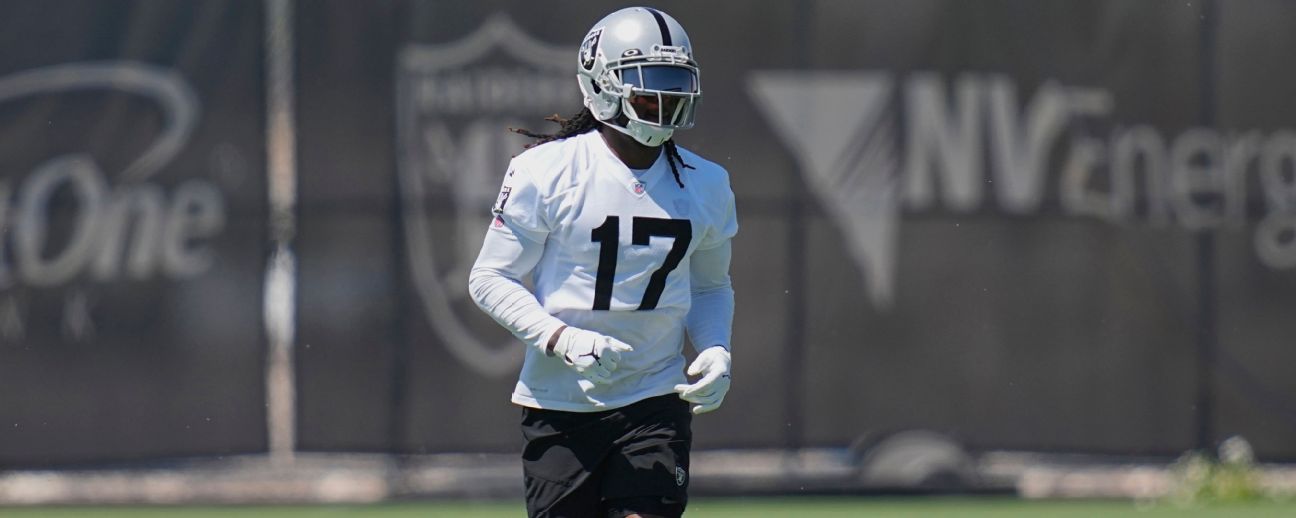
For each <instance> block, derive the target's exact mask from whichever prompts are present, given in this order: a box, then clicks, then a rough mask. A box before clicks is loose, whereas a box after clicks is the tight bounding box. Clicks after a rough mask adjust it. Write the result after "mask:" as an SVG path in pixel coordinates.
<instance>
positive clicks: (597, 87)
mask: <svg viewBox="0 0 1296 518" xmlns="http://www.w3.org/2000/svg"><path fill="white" fill-rule="evenodd" d="M590 84H591V85H593V86H594V95H598V94H600V93H603V89H602V88H599V85H598V82H597V81H591V82H590Z"/></svg>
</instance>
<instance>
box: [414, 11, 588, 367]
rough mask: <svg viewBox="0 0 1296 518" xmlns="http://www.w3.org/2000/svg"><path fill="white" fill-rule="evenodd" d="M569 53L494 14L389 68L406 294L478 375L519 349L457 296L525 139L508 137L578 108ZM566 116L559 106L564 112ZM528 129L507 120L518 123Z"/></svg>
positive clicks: (418, 47) (518, 355) (517, 359)
mask: <svg viewBox="0 0 1296 518" xmlns="http://www.w3.org/2000/svg"><path fill="white" fill-rule="evenodd" d="M576 59H577V51H576V50H575V49H570V48H567V47H564V46H556V45H550V44H548V43H546V42H542V41H538V40H536V39H534V38H532V37H530V36H529V35H527V34H526V33H525V32H524V31H522V30H521V29H520V28H519V27H517V25H516V24H514V23H513V22H512V20H510V19H509V18H508V17H507V16H505V15H503V14H497V15H495V16H493V17H491V18H489V19H488V20H487V21H486V22H485V23H483V24H482V26H481V27H479V28H478V29H477V30H476V31H474V32H473V33H472V34H469V35H467V36H465V37H464V38H462V39H460V40H457V41H453V42H449V43H444V44H438V45H426V44H414V45H408V46H406V47H405V48H403V49H401V52H400V56H399V57H398V59H397V64H398V69H397V75H396V85H397V86H396V114H397V134H396V136H397V143H398V151H399V155H398V156H399V162H398V178H399V179H400V189H401V206H402V214H403V216H402V217H403V221H402V223H403V226H404V229H405V246H406V254H407V255H408V258H409V261H408V262H409V265H410V272H411V276H412V278H413V282H414V287H415V288H416V290H417V291H418V296H419V301H420V302H421V303H422V307H423V310H424V315H425V316H426V318H427V322H428V324H429V327H430V328H431V329H432V332H433V333H435V334H436V336H437V337H438V338H439V339H440V341H441V343H442V344H443V345H444V346H445V348H446V349H447V350H448V351H449V352H450V354H451V355H452V356H454V357H455V358H457V359H458V360H459V361H460V363H461V364H462V365H463V366H465V367H467V368H469V369H472V370H474V371H476V372H477V373H478V374H481V375H483V376H487V377H506V376H514V375H516V374H517V369H518V366H519V365H520V364H521V362H522V357H523V353H524V349H523V348H522V347H519V346H518V345H517V343H516V340H515V339H513V338H512V337H509V336H507V334H493V335H486V334H484V333H482V332H479V331H478V329H485V330H486V331H485V333H499V330H498V328H497V326H493V325H492V326H480V325H479V326H476V327H474V326H473V325H472V322H473V321H474V320H475V319H478V318H480V316H481V313H480V311H479V310H478V309H477V308H476V305H475V304H473V303H472V301H471V300H469V299H468V297H467V290H466V289H464V286H465V283H466V282H467V281H468V270H469V268H471V267H472V264H473V261H474V259H475V258H476V256H477V252H478V250H479V249H480V248H481V242H482V236H483V233H484V232H485V231H486V225H487V223H488V222H489V221H490V208H491V206H492V204H493V203H494V202H495V201H496V197H497V195H498V193H499V184H500V179H501V175H503V173H504V170H505V169H506V167H507V165H508V160H509V157H511V156H513V155H516V154H517V153H519V152H520V151H521V150H522V146H523V144H525V143H527V142H528V140H527V139H526V138H524V137H521V136H518V135H512V134H510V133H508V132H507V131H506V129H505V128H508V127H518V126H523V127H530V126H532V125H539V124H548V123H546V122H544V121H543V120H541V117H543V116H546V115H549V114H552V113H553V112H554V111H555V109H559V110H561V109H570V110H572V111H575V110H576V109H579V107H580V98H579V97H578V96H577V95H576V92H577V90H576V88H574V86H575V81H574V80H573V78H574V76H573V74H572V73H571V70H572V65H573V64H574V63H575V62H576ZM564 107H566V108H564ZM523 115H526V116H533V117H534V119H530V120H528V121H519V120H517V117H519V116H523Z"/></svg>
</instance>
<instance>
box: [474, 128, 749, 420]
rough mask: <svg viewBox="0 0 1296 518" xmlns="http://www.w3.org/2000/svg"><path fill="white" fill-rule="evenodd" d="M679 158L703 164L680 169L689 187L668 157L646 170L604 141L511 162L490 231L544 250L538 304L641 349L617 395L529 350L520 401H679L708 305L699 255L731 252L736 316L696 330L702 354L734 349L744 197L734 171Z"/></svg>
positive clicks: (587, 138)
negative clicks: (687, 343)
mask: <svg viewBox="0 0 1296 518" xmlns="http://www.w3.org/2000/svg"><path fill="white" fill-rule="evenodd" d="M679 151H680V155H681V156H682V157H683V159H684V162H685V163H687V164H688V165H690V166H693V168H692V169H686V168H684V167H682V166H677V167H679V172H680V178H681V180H682V181H683V183H684V187H683V188H681V187H680V186H679V185H678V184H677V183H676V181H675V178H674V176H673V175H672V174H671V170H670V165H669V164H668V163H667V157H666V153H665V152H664V151H663V152H662V153H661V155H660V157H659V158H658V160H657V161H656V163H654V164H653V165H652V167H651V168H649V169H647V170H645V171H642V172H635V171H632V170H630V169H629V168H627V167H626V165H625V164H624V163H623V162H622V161H621V160H620V159H619V158H618V157H617V156H616V155H615V154H613V152H612V150H611V149H610V148H608V147H607V144H606V143H605V142H604V141H603V138H602V136H601V135H600V134H599V133H598V132H597V131H591V132H588V133H584V134H581V135H578V136H574V137H571V138H568V139H565V140H560V141H554V142H549V143H546V144H542V145H540V146H537V147H535V148H532V149H530V150H527V151H526V152H524V153H522V154H521V155H519V156H517V157H516V158H514V159H513V161H512V162H511V163H510V165H509V169H508V171H507V172H506V173H505V177H504V182H503V186H502V187H501V190H500V195H499V198H498V199H497V201H496V203H495V206H494V208H493V212H494V218H493V220H492V221H491V224H490V232H499V233H503V234H507V237H508V238H510V240H511V241H512V242H514V243H522V244H524V245H526V244H529V245H530V246H537V245H542V246H543V253H542V254H541V255H540V256H539V259H538V262H536V263H535V266H534V268H532V269H531V276H532V279H531V282H532V283H533V286H534V287H533V289H532V293H534V296H535V299H536V300H537V301H538V302H539V303H540V305H541V306H542V307H543V310H544V312H546V313H548V315H552V316H553V317H556V318H557V319H558V320H561V322H562V323H565V324H567V325H569V326H572V327H578V328H582V329H588V330H591V331H595V332H598V333H602V334H605V335H608V336H611V337H614V338H616V339H618V340H621V341H623V342H626V343H628V344H630V345H631V346H632V347H634V351H632V352H629V353H625V354H623V355H622V358H621V363H620V365H619V367H618V368H617V369H616V371H614V372H613V374H612V376H613V379H612V381H611V383H609V384H607V385H594V384H593V383H591V382H589V381H587V380H585V379H584V378H582V377H581V376H580V375H579V374H577V373H576V372H575V371H574V370H573V369H571V368H570V367H568V366H567V365H565V364H564V362H563V360H562V358H559V357H550V356H547V355H545V353H544V351H543V350H542V347H543V346H540V347H528V348H527V352H526V360H525V362H524V364H523V366H522V372H521V376H520V379H519V381H518V383H517V386H516V388H515V389H514V392H513V401H514V402H515V403H517V404H520V405H524V406H530V407H538V408H551V409H557V410H567V411H595V410H603V409H607V408H616V407H620V406H624V405H628V404H630V403H633V402H635V401H639V400H641V399H644V398H648V397H653V396H658V395H662V394H669V393H671V392H672V389H673V387H674V386H675V385H676V384H678V383H685V382H686V380H685V376H684V356H683V354H682V347H683V343H684V334H685V321H686V318H689V320H690V322H692V321H693V320H695V319H698V318H697V316H696V315H694V316H693V317H690V316H689V315H688V313H689V311H690V306H691V304H692V302H693V299H694V297H695V295H696V293H694V288H695V287H693V286H691V285H690V270H691V268H693V266H694V265H692V264H691V263H690V261H691V260H692V258H693V256H694V252H696V251H699V250H711V249H716V248H718V247H721V246H722V245H723V246H724V251H725V253H724V263H723V266H722V268H723V269H724V272H723V276H724V283H725V285H724V288H725V289H726V290H729V291H728V297H729V299H728V300H729V302H728V304H729V307H728V314H727V315H723V316H722V317H720V318H718V319H716V320H719V319H726V321H724V322H723V323H722V324H720V325H709V324H707V325H702V324H699V325H693V324H690V325H689V332H690V333H691V335H692V336H691V338H692V339H693V341H694V343H695V344H696V345H698V346H699V347H707V346H712V345H722V346H724V347H726V348H727V347H729V342H728V341H729V325H730V322H729V321H727V319H732V290H730V289H729V288H728V276H727V266H728V246H729V240H730V239H731V238H732V237H733V236H734V234H735V233H736V232H737V231H738V222H737V217H736V214H735V209H734V197H733V192H732V191H731V190H730V187H729V177H728V173H727V172H726V171H725V170H724V168H722V167H720V166H718V165H716V164H714V163H711V162H709V161H707V160H705V159H703V158H701V157H699V156H697V155H696V154H693V153H691V152H689V151H687V150H685V149H683V148H679ZM490 243H491V239H490V236H488V239H487V245H486V247H489V246H490ZM484 248H485V247H484ZM488 252H489V251H488V250H483V257H485V256H486V255H488ZM702 255H706V254H702ZM481 262H482V259H479V263H481ZM545 318H548V317H547V316H545ZM498 319H499V317H497V320H498ZM703 320H705V319H703ZM516 332H517V331H515V333H516ZM699 334H703V335H706V336H698V335H699Z"/></svg>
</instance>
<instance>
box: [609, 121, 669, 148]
mask: <svg viewBox="0 0 1296 518" xmlns="http://www.w3.org/2000/svg"><path fill="white" fill-rule="evenodd" d="M600 122H602V123H603V124H606V125H608V127H610V128H612V129H614V130H617V131H619V132H621V133H624V134H626V135H628V136H629V137H630V138H632V139H635V142H638V143H640V144H643V145H645V146H648V147H659V146H661V145H662V144H665V143H666V141H667V140H670V138H671V136H672V135H674V134H675V130H673V129H662V130H657V131H654V130H651V129H642V128H652V126H649V125H647V124H643V123H640V122H635V121H630V124H631V125H634V126H636V127H637V128H636V129H638V130H637V131H636V129H631V128H628V127H625V126H621V125H619V124H617V123H616V122H615V119H612V120H605V121H600Z"/></svg>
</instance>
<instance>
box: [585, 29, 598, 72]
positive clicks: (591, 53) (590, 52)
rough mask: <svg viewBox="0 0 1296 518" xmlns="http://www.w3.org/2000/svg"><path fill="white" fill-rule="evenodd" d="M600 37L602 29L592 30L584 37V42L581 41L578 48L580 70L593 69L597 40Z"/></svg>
mask: <svg viewBox="0 0 1296 518" xmlns="http://www.w3.org/2000/svg"><path fill="white" fill-rule="evenodd" d="M602 36H603V28H602V27H599V28H597V29H594V30H592V31H590V33H589V34H587V35H585V41H582V42H581V46H580V60H581V68H584V69H585V70H593V69H594V57H595V56H597V55H598V45H599V38H600V37H602Z"/></svg>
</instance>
